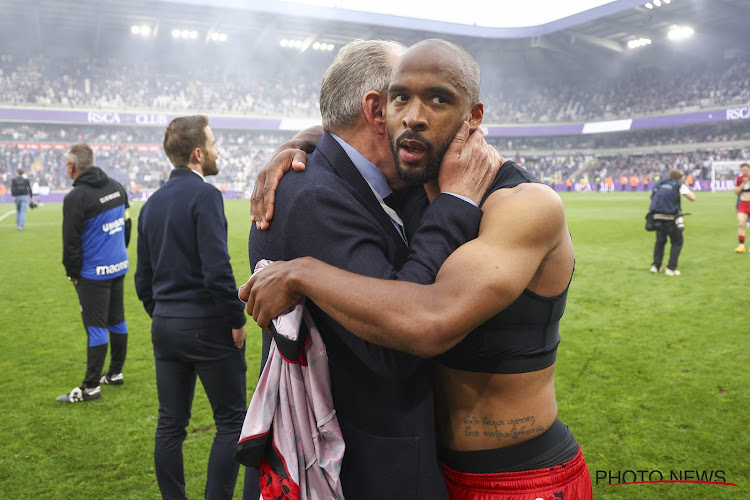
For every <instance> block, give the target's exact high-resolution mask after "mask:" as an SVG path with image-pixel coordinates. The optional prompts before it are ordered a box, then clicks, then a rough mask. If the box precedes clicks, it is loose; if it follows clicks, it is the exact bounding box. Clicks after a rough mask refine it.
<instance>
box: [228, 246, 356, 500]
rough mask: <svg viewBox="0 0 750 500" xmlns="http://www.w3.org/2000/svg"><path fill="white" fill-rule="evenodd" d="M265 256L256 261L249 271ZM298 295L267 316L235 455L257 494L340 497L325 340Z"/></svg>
mask: <svg viewBox="0 0 750 500" xmlns="http://www.w3.org/2000/svg"><path fill="white" fill-rule="evenodd" d="M268 264H270V262H269V261H267V260H262V261H260V262H258V264H257V266H255V272H259V271H260V270H261V269H263V268H264V267H265V266H267V265H268ZM303 301H304V299H303ZM303 301H301V302H299V303H298V304H297V305H296V306H294V307H292V308H291V309H290V310H289V311H287V312H286V313H284V314H282V315H281V316H279V317H277V318H276V319H274V320H273V328H272V331H273V330H275V333H274V340H273V342H272V343H271V350H270V353H269V355H268V361H267V362H266V366H265V367H264V368H263V373H262V374H261V376H260V380H259V381H258V387H257V388H256V389H255V393H254V394H253V398H252V400H251V401H250V407H249V408H248V410H247V415H246V416H245V422H244V424H243V426H242V432H241V434H240V439H239V443H238V446H237V451H236V453H235V458H236V459H237V461H239V462H240V463H242V464H243V465H246V466H248V467H254V468H257V469H258V472H259V475H260V490H261V494H262V496H263V498H264V500H271V499H279V498H284V499H288V500H317V499H326V500H328V499H331V500H343V499H344V494H343V492H342V490H341V481H340V479H339V474H340V472H341V462H342V460H343V458H344V450H345V445H344V438H343V436H342V434H341V428H340V427H339V422H338V419H337V418H336V410H335V409H334V407H333V398H332V397H331V379H330V375H329V373H328V358H327V352H326V346H325V344H324V343H323V340H322V339H321V337H320V332H319V331H318V329H317V328H316V327H315V323H314V322H313V319H312V317H311V316H310V314H309V313H308V312H307V310H306V309H305V307H304V303H303ZM300 344H302V345H300Z"/></svg>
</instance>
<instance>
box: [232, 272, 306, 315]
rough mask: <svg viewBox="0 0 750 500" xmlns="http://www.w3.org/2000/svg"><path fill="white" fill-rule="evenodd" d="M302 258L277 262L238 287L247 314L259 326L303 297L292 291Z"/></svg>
mask: <svg viewBox="0 0 750 500" xmlns="http://www.w3.org/2000/svg"><path fill="white" fill-rule="evenodd" d="M302 260H303V259H294V260H290V261H282V260H279V261H276V262H273V263H271V264H269V265H268V266H266V267H264V268H263V269H261V270H260V271H256V272H255V273H253V275H252V276H251V277H250V279H249V280H248V281H247V283H245V284H244V285H242V286H241V287H240V290H239V292H238V296H239V298H240V300H241V301H243V302H245V303H247V313H248V314H249V315H251V316H252V317H253V319H254V320H255V322H256V323H258V326H260V327H261V328H266V327H268V325H269V323H271V320H272V319H274V318H275V317H276V316H278V315H280V314H282V313H283V312H284V311H286V310H287V309H289V308H290V307H292V306H293V305H294V304H296V303H297V302H299V301H300V300H301V299H302V295H301V294H299V293H298V292H297V291H296V290H295V282H294V278H295V273H296V272H297V270H298V269H299V266H300V265H302V262H301V261H302Z"/></svg>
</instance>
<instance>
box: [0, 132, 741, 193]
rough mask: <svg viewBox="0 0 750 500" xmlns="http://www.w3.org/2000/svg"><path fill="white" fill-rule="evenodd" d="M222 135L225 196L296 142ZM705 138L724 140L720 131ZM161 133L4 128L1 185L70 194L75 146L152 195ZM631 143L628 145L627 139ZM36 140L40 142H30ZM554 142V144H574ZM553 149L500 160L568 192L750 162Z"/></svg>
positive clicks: (691, 154) (161, 173)
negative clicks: (15, 180)
mask: <svg viewBox="0 0 750 500" xmlns="http://www.w3.org/2000/svg"><path fill="white" fill-rule="evenodd" d="M720 128H721V127H718V129H720ZM66 130H67V132H65V133H63V132H64V131H66ZM215 132H216V137H217V141H218V144H219V150H220V156H219V160H218V163H219V167H220V173H219V175H217V176H215V177H212V178H210V179H209V180H210V182H212V183H214V184H216V185H217V186H219V187H220V188H221V189H223V190H231V191H238V192H245V191H246V190H248V189H250V188H251V186H252V185H253V184H254V182H255V179H256V178H257V175H258V171H259V169H260V168H261V167H262V166H263V165H264V164H265V163H266V162H267V161H268V159H269V158H270V157H271V153H272V152H273V150H274V149H275V148H276V146H278V145H279V144H280V143H281V142H283V141H284V140H286V139H288V138H289V137H290V135H291V133H286V134H284V133H282V132H272V133H268V132H265V133H263V132H253V131H238V130H217V131H215ZM704 132H706V133H709V134H720V131H717V130H714V131H710V130H704ZM161 133H162V131H161V129H160V128H158V127H152V128H148V127H142V128H135V127H106V126H98V127H71V128H67V129H66V127H62V126H59V125H56V126H53V125H40V126H37V127H34V126H30V125H24V126H20V127H13V126H8V125H4V126H2V128H0V180H2V181H3V182H5V183H6V184H7V181H8V180H9V179H11V178H12V177H13V172H15V169H16V168H18V167H19V166H20V167H22V168H23V169H24V170H25V171H26V172H28V173H29V175H30V177H31V179H32V182H34V181H36V182H38V183H39V185H41V186H48V187H49V189H50V190H52V191H66V190H68V189H69V188H70V180H69V179H68V178H67V176H66V175H65V164H64V161H65V157H64V154H65V150H66V149H67V147H68V146H69V145H70V144H72V143H75V142H80V141H85V142H88V143H90V144H92V146H93V148H94V151H95V155H96V164H97V165H98V166H100V167H102V168H103V169H104V170H105V171H106V172H107V173H108V174H109V175H110V176H112V177H114V178H115V179H117V180H118V181H120V182H121V183H122V184H123V185H125V186H126V187H127V188H128V190H129V191H130V192H131V193H137V192H138V191H140V190H152V189H154V188H156V187H158V186H159V185H160V183H161V182H162V181H163V179H165V178H166V176H167V175H168V172H169V170H170V168H171V167H170V164H169V161H168V160H167V158H166V156H165V155H164V152H163V150H162V148H161V145H160V143H161V139H162V137H161ZM697 133H698V132H696V134H697ZM665 134H666V132H665ZM612 135H621V134H612ZM666 135H669V134H666ZM8 137H14V138H16V139H17V141H18V142H14V141H12V140H8ZM695 137H699V138H700V140H701V141H703V140H704V139H705V137H704V136H703V135H700V134H698V135H696V136H695ZM712 137H713V135H712ZM732 137H733V136H732ZM745 137H747V136H745ZM624 139H625V140H628V139H627V137H624ZM32 140H33V141H37V142H23V141H32ZM535 140H542V139H540V138H537V139H535ZM549 140H550V141H552V142H553V143H554V142H555V141H565V140H569V139H568V138H551V139H549ZM144 146H147V147H144ZM546 148H547V149H557V151H556V152H555V153H554V154H542V155H538V154H534V153H533V152H529V151H519V150H517V151H515V152H512V151H511V152H504V151H501V152H502V153H503V154H504V155H506V156H508V157H509V158H512V159H514V160H515V161H517V162H518V163H519V164H521V165H523V166H525V167H526V168H527V169H528V170H530V171H531V172H532V173H533V174H534V175H536V176H537V177H539V178H540V179H542V180H543V181H544V182H546V183H549V184H563V183H564V182H566V180H567V179H571V180H572V181H573V182H579V181H580V180H581V179H586V180H587V182H588V181H591V182H594V181H595V180H596V179H604V178H606V177H615V178H619V177H621V176H623V175H624V176H627V177H628V178H629V177H631V176H637V177H638V178H639V179H641V178H643V177H649V178H651V179H653V178H655V177H656V176H659V175H664V172H667V171H668V170H669V169H670V168H675V167H677V168H682V169H684V170H685V171H687V172H690V173H692V174H693V175H694V177H695V178H696V179H709V178H710V166H711V162H712V161H716V160H735V159H746V158H750V147H737V146H726V147H724V146H722V145H721V143H715V147H712V148H710V149H706V150H703V149H698V150H694V151H688V152H684V153H670V152H664V153H650V154H642V153H638V154H636V153H632V154H627V153H607V154H604V155H603V154H601V151H599V152H596V151H593V152H592V151H586V152H567V153H566V151H565V148H562V147H557V146H556V147H552V148H549V144H548V145H547V147H546ZM499 149H500V148H499ZM568 149H570V148H568ZM613 149H615V150H616V149H617V148H613ZM625 151H627V150H625Z"/></svg>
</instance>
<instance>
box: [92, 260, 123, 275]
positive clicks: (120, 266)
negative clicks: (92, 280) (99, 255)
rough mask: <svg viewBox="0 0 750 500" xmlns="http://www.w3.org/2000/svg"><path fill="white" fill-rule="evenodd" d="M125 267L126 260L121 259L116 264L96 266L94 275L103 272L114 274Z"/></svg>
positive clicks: (102, 273) (103, 273)
mask: <svg viewBox="0 0 750 500" xmlns="http://www.w3.org/2000/svg"><path fill="white" fill-rule="evenodd" d="M127 268H128V261H127V260H123V261H122V262H118V263H117V264H112V265H111V266H96V275H97V276H102V275H105V274H115V273H119V272H120V271H122V270H123V269H127Z"/></svg>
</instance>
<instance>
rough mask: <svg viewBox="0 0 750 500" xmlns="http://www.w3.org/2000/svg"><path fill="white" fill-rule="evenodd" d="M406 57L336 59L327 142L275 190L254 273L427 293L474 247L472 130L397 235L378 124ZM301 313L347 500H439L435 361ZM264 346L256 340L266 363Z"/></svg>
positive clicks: (329, 83)
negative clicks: (339, 448) (454, 257)
mask: <svg viewBox="0 0 750 500" xmlns="http://www.w3.org/2000/svg"><path fill="white" fill-rule="evenodd" d="M404 51H405V47H404V46H402V45H401V44H398V43H395V42H384V41H362V40H358V41H354V42H351V43H349V44H348V45H346V46H345V47H343V48H342V49H341V51H340V52H339V53H338V55H337V56H336V58H335V59H334V61H333V63H332V64H331V66H330V67H329V68H328V70H327V71H326V73H325V75H324V77H323V83H322V86H321V93H320V94H321V95H320V109H321V114H322V116H323V128H324V130H325V132H324V134H323V137H322V138H321V139H320V141H319V142H318V143H317V146H316V149H315V152H314V153H313V154H312V155H311V156H309V158H308V161H307V167H306V169H305V171H304V172H291V173H290V174H289V175H286V176H285V177H284V178H283V179H282V180H281V182H280V183H279V186H278V190H277V192H276V194H275V196H276V201H277V205H276V206H277V207H278V208H277V209H276V213H275V215H274V219H273V224H271V225H270V226H269V227H268V229H267V230H265V231H259V230H258V228H257V226H258V224H259V223H262V222H263V221H259V220H258V219H257V218H256V224H255V225H254V226H255V227H253V228H252V230H251V232H250V240H249V254H250V263H251V268H254V267H255V265H256V264H257V263H258V261H260V260H262V259H269V260H288V259H293V258H296V257H303V256H312V257H317V258H319V259H321V260H323V261H324V262H327V263H329V264H331V265H334V266H337V267H340V268H343V269H347V270H349V271H352V272H355V273H358V274H363V275H366V276H373V277H380V278H398V279H402V280H408V281H414V282H417V283H429V282H432V280H433V278H434V276H435V274H436V273H437V270H438V269H439V268H440V266H441V265H442V263H443V261H444V260H445V259H446V258H447V257H448V256H449V255H450V254H451V253H452V252H453V251H454V250H455V249H456V248H458V247H459V246H460V245H462V244H463V243H465V242H466V241H469V240H470V239H472V238H474V237H476V234H477V231H478V227H479V220H480V218H481V213H482V212H481V210H480V209H479V208H478V207H477V205H476V204H477V202H478V201H479V200H480V199H481V197H482V195H483V194H484V191H485V190H486V188H487V187H488V186H489V184H490V182H491V180H492V178H493V177H494V173H495V172H494V171H493V170H492V169H487V168H486V165H480V164H479V163H480V162H476V161H475V162H472V158H473V159H474V160H475V159H476V157H472V151H474V149H473V148H477V146H479V148H478V149H481V147H482V146H481V145H482V144H484V142H483V141H481V134H476V136H473V137H474V139H470V140H468V141H467V138H468V135H469V134H468V130H469V127H468V124H465V126H462V127H461V129H460V130H459V131H458V133H457V134H456V137H455V138H454V140H453V142H452V143H451V145H450V148H449V152H448V154H447V155H446V158H448V160H447V161H446V164H444V166H443V171H444V175H441V184H440V188H441V191H442V193H441V194H439V195H438V196H437V198H436V200H435V202H434V203H433V204H432V205H431V206H430V207H429V209H428V210H427V211H426V213H425V214H424V217H423V218H422V223H421V226H420V227H419V229H418V230H417V231H415V232H414V234H413V235H411V236H410V237H409V235H407V234H406V233H405V231H404V224H403V221H402V220H401V218H400V215H399V204H398V200H394V198H398V197H400V196H402V193H396V192H394V190H403V189H404V188H406V187H407V184H406V183H405V182H404V181H402V180H401V179H400V178H399V175H398V172H397V171H396V166H395V163H394V159H393V155H392V154H391V151H390V146H389V141H388V133H387V130H386V122H385V114H384V112H385V107H386V93H387V89H388V83H389V79H390V74H391V70H392V68H393V65H394V63H395V62H396V60H397V59H398V57H399V56H400V55H401V54H402V53H403V52H404ZM394 201H395V203H394ZM407 239H408V241H409V244H408V245H407ZM308 307H309V310H310V313H311V315H312V317H313V319H314V320H315V323H316V324H317V325H318V327H319V329H320V331H321V336H322V337H323V341H324V342H325V344H326V349H327V355H328V360H329V369H330V375H331V392H332V396H333V403H334V406H335V408H336V414H337V417H338V420H339V424H340V426H341V430H342V434H343V436H344V441H345V443H346V452H345V454H344V458H343V463H342V465H341V485H342V487H343V492H344V495H345V496H346V497H347V498H357V499H373V500H375V499H383V498H410V499H430V500H433V499H445V498H447V492H446V489H445V484H444V482H443V479H442V475H441V473H440V468H439V467H438V462H437V459H436V449H435V420H434V405H433V392H432V376H431V375H432V365H431V361H429V360H425V359H422V358H419V357H417V356H413V355H410V354H405V353H401V352H397V351H395V350H391V349H387V348H382V347H379V346H376V345H374V344H372V343H369V342H366V341H364V340H361V339H359V338H358V337H356V336H355V335H354V334H352V333H351V332H349V331H347V330H346V329H345V328H344V327H342V326H341V325H340V324H339V323H337V322H336V321H334V320H333V319H332V318H331V317H330V316H329V315H327V314H325V313H323V312H322V311H321V310H320V309H318V308H317V307H316V306H315V304H313V303H310V302H308ZM383 314H388V311H383ZM270 342H271V336H270V334H269V333H267V332H264V334H263V343H264V355H267V353H268V347H269V345H270ZM264 358H265V356H264ZM238 457H239V458H240V459H241V458H242V453H241V450H240V453H238ZM261 482H262V481H261Z"/></svg>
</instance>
